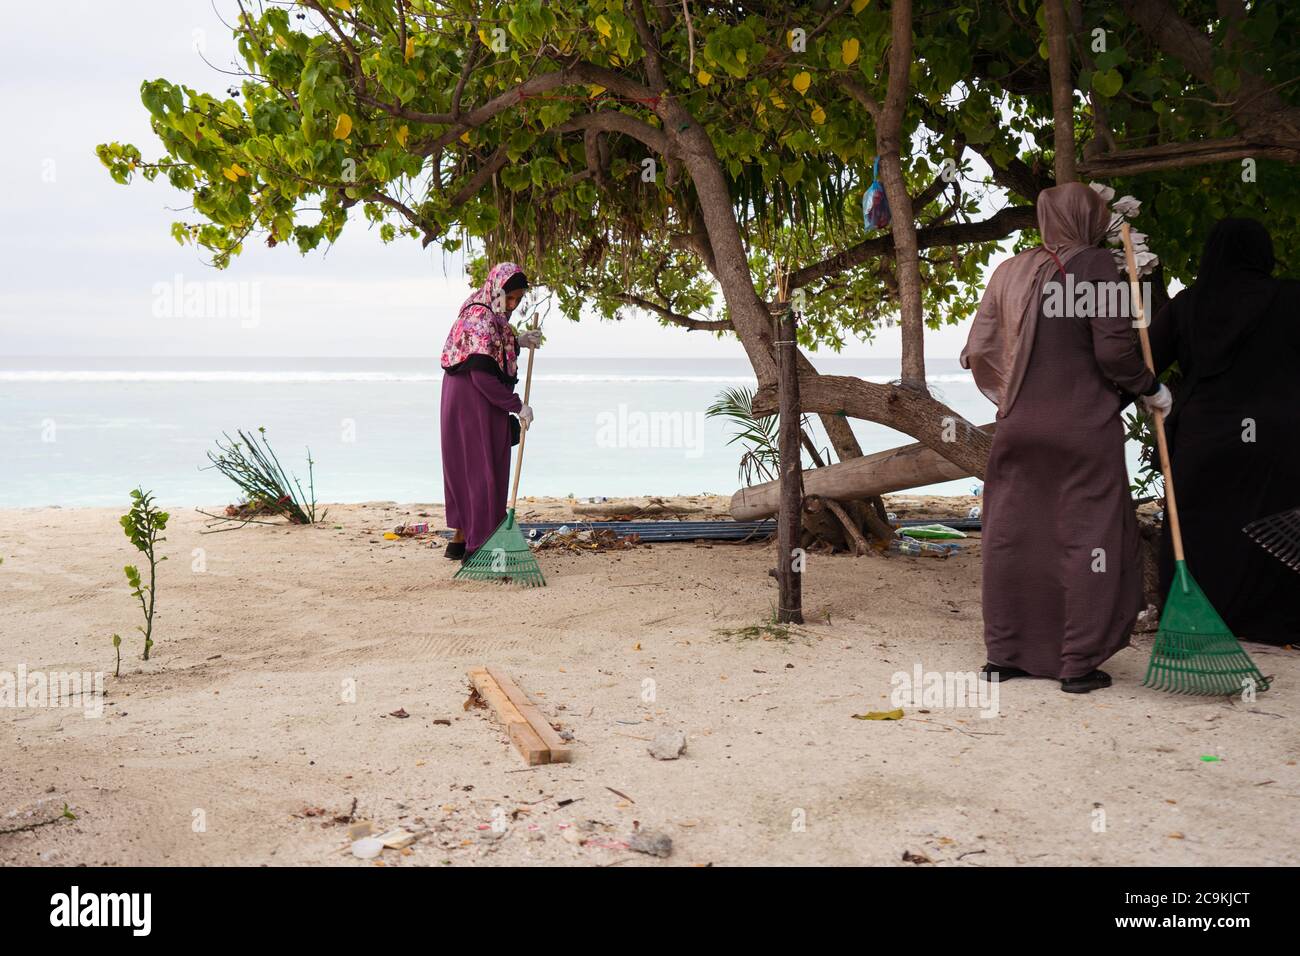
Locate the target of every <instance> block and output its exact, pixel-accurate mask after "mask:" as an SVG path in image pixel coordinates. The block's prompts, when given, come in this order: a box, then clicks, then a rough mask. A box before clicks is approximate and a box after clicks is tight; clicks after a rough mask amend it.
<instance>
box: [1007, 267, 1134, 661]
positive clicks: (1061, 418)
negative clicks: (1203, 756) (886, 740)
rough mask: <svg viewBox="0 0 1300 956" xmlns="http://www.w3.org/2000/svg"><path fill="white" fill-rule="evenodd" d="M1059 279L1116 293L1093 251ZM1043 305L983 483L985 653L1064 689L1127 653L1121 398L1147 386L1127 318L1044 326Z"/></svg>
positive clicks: (1129, 579) (1127, 540)
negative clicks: (1061, 682)
mask: <svg viewBox="0 0 1300 956" xmlns="http://www.w3.org/2000/svg"><path fill="white" fill-rule="evenodd" d="M1064 266H1065V272H1066V273H1067V274H1069V275H1071V276H1073V279H1074V283H1075V287H1076V288H1077V287H1078V285H1079V284H1080V283H1082V282H1097V281H1105V282H1118V281H1120V276H1119V273H1118V271H1117V270H1116V268H1115V264H1114V261H1113V259H1112V258H1111V254H1110V253H1109V252H1106V251H1105V250H1102V249H1087V250H1085V251H1083V252H1079V253H1077V254H1075V255H1074V256H1073V257H1072V258H1070V259H1069V260H1068V261H1066V262H1065V263H1064ZM1060 278H1061V281H1062V282H1065V281H1066V280H1065V278H1064V277H1060ZM1098 298H1099V300H1100V302H1101V304H1102V305H1103V306H1104V305H1105V304H1106V297H1104V296H1100V297H1098ZM1044 301H1046V300H1045V299H1044V300H1040V302H1039V304H1038V314H1037V316H1036V318H1037V322H1036V326H1035V329H1036V331H1035V334H1034V339H1033V344H1032V351H1031V353H1030V355H1029V358H1028V361H1027V362H1026V363H1025V372H1024V378H1023V380H1022V382H1021V384H1020V388H1019V392H1018V394H1017V396H1016V398H1015V403H1014V404H1013V405H1012V406H1011V408H1010V410H1009V411H1007V412H1006V414H1005V416H1004V415H1003V414H1002V413H1001V412H1000V413H999V416H998V428H997V432H996V434H995V436H994V438H993V448H992V452H991V454H990V456H989V465H988V471H987V473H986V475H985V485H984V532H983V561H984V586H983V587H984V642H985V644H986V646H987V649H988V660H989V662H990V663H992V664H995V665H1000V666H1003V667H1018V668H1021V669H1023V670H1026V671H1028V672H1029V673H1031V674H1034V675H1036V676H1039V677H1052V678H1058V679H1064V678H1069V677H1082V676H1084V675H1086V674H1089V673H1091V672H1092V671H1093V670H1095V669H1096V668H1097V666H1098V665H1099V664H1101V663H1102V662H1103V661H1105V660H1106V659H1107V658H1109V657H1110V656H1111V655H1113V654H1114V653H1115V652H1116V651H1118V650H1120V649H1121V648H1123V647H1125V646H1126V645H1127V644H1128V636H1129V632H1130V631H1131V630H1132V627H1133V624H1134V621H1135V620H1136V618H1137V614H1138V611H1139V610H1140V609H1141V607H1142V573H1141V564H1140V561H1139V551H1138V533H1137V521H1136V517H1135V515H1134V510H1133V504H1132V501H1131V499H1130V496H1129V488H1128V475H1127V471H1126V468H1125V464H1124V425H1123V422H1122V421H1121V418H1120V411H1121V409H1122V408H1123V407H1124V405H1125V404H1127V402H1128V400H1129V398H1128V397H1127V396H1124V395H1121V390H1123V391H1124V392H1127V393H1130V394H1131V395H1136V394H1142V393H1145V392H1147V391H1150V390H1151V389H1152V388H1153V386H1154V379H1153V378H1152V375H1151V373H1150V372H1148V371H1147V369H1146V366H1145V365H1144V364H1143V361H1142V358H1141V355H1140V353H1139V352H1138V347H1137V344H1136V341H1135V338H1134V335H1133V332H1132V327H1131V322H1130V320H1129V319H1128V318H1127V317H1126V316H1124V315H1112V314H1100V315H1095V316H1093V317H1090V318H1063V317H1054V316H1048V315H1045V314H1044V312H1043V306H1042V303H1043V302H1044ZM1097 311H1101V312H1104V311H1105V309H1098V310H1097Z"/></svg>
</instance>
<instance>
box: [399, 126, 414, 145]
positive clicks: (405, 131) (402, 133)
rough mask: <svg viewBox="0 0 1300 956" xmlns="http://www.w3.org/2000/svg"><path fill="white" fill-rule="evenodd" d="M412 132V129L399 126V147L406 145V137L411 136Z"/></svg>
mask: <svg viewBox="0 0 1300 956" xmlns="http://www.w3.org/2000/svg"><path fill="white" fill-rule="evenodd" d="M410 132H411V130H410V128H409V127H406V126H399V127H398V128H397V143H398V145H399V146H405V145H406V137H407V136H408V135H410Z"/></svg>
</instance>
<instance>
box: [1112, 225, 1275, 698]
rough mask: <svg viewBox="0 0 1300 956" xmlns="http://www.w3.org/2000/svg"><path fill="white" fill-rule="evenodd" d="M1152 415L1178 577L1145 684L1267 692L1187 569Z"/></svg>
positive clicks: (1141, 319)
mask: <svg viewBox="0 0 1300 956" xmlns="http://www.w3.org/2000/svg"><path fill="white" fill-rule="evenodd" d="M1121 232H1122V234H1123V237H1124V254H1125V258H1126V259H1127V260H1128V276H1129V292H1130V296H1129V298H1130V300H1131V302H1132V307H1133V309H1134V314H1135V318H1136V319H1137V326H1138V336H1139V337H1140V338H1141V340H1142V356H1143V357H1144V358H1145V359H1146V363H1147V368H1149V369H1151V371H1152V372H1155V361H1154V360H1153V358H1152V356H1151V338H1150V336H1149V335H1148V334H1147V323H1146V318H1145V316H1144V315H1143V302H1142V293H1141V289H1140V288H1139V285H1138V273H1137V261H1136V259H1135V257H1134V255H1133V242H1132V240H1131V239H1130V238H1129V228H1128V223H1125V224H1124V225H1123V226H1122V227H1121ZM1152 418H1153V419H1154V422H1153V424H1154V426H1155V433H1156V445H1157V446H1158V448H1159V450H1160V470H1161V472H1162V473H1163V475H1164V479H1165V514H1166V515H1167V517H1168V520H1169V533H1170V537H1171V538H1172V539H1173V545H1174V579H1173V581H1172V582H1171V583H1170V585H1169V595H1168V597H1166V598H1165V607H1164V610H1163V611H1161V613H1160V628H1159V630H1157V631H1156V640H1155V644H1154V645H1152V648H1151V662H1150V663H1149V664H1148V665H1147V675H1146V677H1145V678H1144V679H1143V681H1142V684H1143V686H1146V687H1154V688H1156V689H1157V690H1168V691H1174V692H1175V693H1182V694H1240V693H1242V692H1243V691H1244V690H1247V689H1253V690H1256V691H1263V690H1268V680H1267V678H1265V677H1264V675H1263V674H1261V673H1260V672H1259V668H1258V667H1256V666H1255V662H1254V661H1253V660H1251V659H1250V655H1249V654H1247V653H1246V651H1245V650H1244V649H1243V648H1242V646H1241V644H1240V643H1239V642H1238V641H1237V638H1236V637H1235V636H1234V635H1233V633H1232V631H1231V630H1229V629H1228V625H1227V624H1226V623H1224V620H1223V618H1221V617H1220V616H1219V612H1218V611H1216V610H1215V609H1214V605H1212V604H1211V603H1210V601H1209V599H1208V598H1207V597H1206V596H1205V594H1204V592H1203V591H1201V589H1200V587H1198V586H1197V584H1196V581H1195V580H1193V579H1192V573H1191V571H1189V570H1188V568H1187V560H1186V558H1185V557H1184V555H1183V534H1182V529H1181V527H1180V526H1179V524H1178V502H1177V501H1176V500H1175V498H1174V477H1173V469H1172V468H1171V467H1170V464H1169V445H1168V443H1167V442H1166V440H1165V416H1164V413H1163V412H1161V411H1159V410H1156V411H1154V412H1153V413H1152Z"/></svg>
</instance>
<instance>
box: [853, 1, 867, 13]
mask: <svg viewBox="0 0 1300 956" xmlns="http://www.w3.org/2000/svg"><path fill="white" fill-rule="evenodd" d="M870 2H871V0H853V12H854V13H861V12H862V11H863V10H865V9H866V8H867V4H868V3H870Z"/></svg>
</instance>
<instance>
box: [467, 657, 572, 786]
mask: <svg viewBox="0 0 1300 956" xmlns="http://www.w3.org/2000/svg"><path fill="white" fill-rule="evenodd" d="M487 672H488V674H490V675H491V677H492V679H493V680H495V681H496V682H497V685H498V686H499V687H500V688H501V690H502V691H504V692H505V695H506V697H508V698H509V699H510V703H512V704H514V705H515V707H516V708H517V709H518V711H519V713H521V714H523V716H524V719H525V720H526V721H528V723H529V726H531V727H532V728H533V730H534V731H536V732H537V736H538V737H541V738H542V743H544V744H546V747H547V749H548V750H550V752H551V763H568V762H569V761H570V760H571V759H572V754H571V752H570V750H569V745H568V743H567V742H566V741H565V740H564V738H563V737H561V736H560V735H559V734H558V733H556V732H555V728H554V727H552V726H551V722H550V721H549V720H547V719H546V715H545V714H543V713H542V712H541V710H539V709H538V707H537V705H536V704H534V703H533V702H532V701H531V700H530V699H529V698H528V695H527V694H525V693H524V692H523V690H522V689H521V688H520V686H519V685H518V684H516V683H515V682H514V681H513V680H511V679H510V677H509V675H507V674H504V673H502V672H501V671H500V670H498V669H497V668H495V667H489V668H488V669H487Z"/></svg>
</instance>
